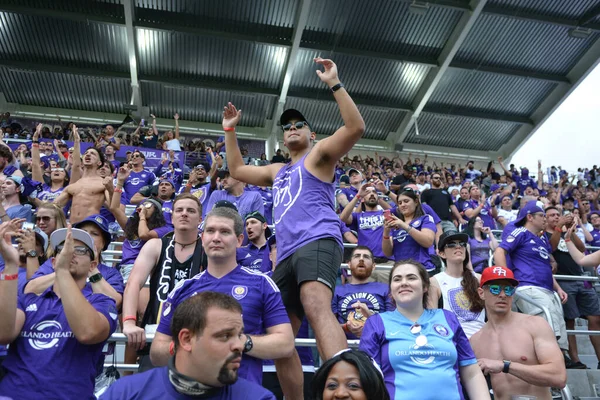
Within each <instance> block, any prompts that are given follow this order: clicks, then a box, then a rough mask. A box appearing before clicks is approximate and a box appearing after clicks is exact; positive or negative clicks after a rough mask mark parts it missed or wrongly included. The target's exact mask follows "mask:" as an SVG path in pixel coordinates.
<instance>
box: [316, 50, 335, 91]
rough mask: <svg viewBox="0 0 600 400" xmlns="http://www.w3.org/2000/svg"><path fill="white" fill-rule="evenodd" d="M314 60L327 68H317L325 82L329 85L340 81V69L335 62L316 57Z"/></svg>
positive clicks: (318, 74)
mask: <svg viewBox="0 0 600 400" xmlns="http://www.w3.org/2000/svg"><path fill="white" fill-rule="evenodd" d="M314 61H315V62H316V63H317V64H320V65H322V66H323V68H324V69H325V70H324V71H321V70H317V76H318V77H319V78H320V79H321V80H322V81H323V82H325V83H326V84H327V85H328V86H329V87H332V86H335V85H337V84H338V83H340V80H339V78H338V70H337V66H336V65H335V63H334V62H333V61H331V60H329V59H324V58H321V57H316V58H315V59H314Z"/></svg>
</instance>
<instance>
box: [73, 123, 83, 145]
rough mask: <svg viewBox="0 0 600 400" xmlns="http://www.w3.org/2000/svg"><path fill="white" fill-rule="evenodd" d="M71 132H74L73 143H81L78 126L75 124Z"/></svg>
mask: <svg viewBox="0 0 600 400" xmlns="http://www.w3.org/2000/svg"><path fill="white" fill-rule="evenodd" d="M71 132H73V141H74V142H79V141H81V138H80V137H79V129H78V128H77V126H76V125H75V124H73V130H72V131H71Z"/></svg>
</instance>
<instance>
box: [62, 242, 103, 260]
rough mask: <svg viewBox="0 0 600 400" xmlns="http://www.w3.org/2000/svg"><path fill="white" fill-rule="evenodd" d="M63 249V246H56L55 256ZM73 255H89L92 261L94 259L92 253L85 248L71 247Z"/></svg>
mask: <svg viewBox="0 0 600 400" xmlns="http://www.w3.org/2000/svg"><path fill="white" fill-rule="evenodd" d="M64 247H65V246H64V245H60V246H58V247H57V248H56V254H59V253H60V252H61V251H62V250H63V249H64ZM73 254H75V255H78V256H85V255H89V256H90V258H91V259H92V260H93V259H94V253H93V252H92V251H91V250H90V249H89V248H88V247H87V246H75V247H73Z"/></svg>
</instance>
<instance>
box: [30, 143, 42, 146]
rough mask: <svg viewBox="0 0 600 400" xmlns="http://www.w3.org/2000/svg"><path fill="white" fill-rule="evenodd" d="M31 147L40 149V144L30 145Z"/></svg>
mask: <svg viewBox="0 0 600 400" xmlns="http://www.w3.org/2000/svg"><path fill="white" fill-rule="evenodd" d="M31 147H40V144H39V143H32V144H31Z"/></svg>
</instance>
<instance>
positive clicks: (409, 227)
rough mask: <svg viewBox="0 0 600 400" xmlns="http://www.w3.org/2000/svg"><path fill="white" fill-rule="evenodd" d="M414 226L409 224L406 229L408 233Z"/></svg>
mask: <svg viewBox="0 0 600 400" xmlns="http://www.w3.org/2000/svg"><path fill="white" fill-rule="evenodd" d="M412 228H413V227H412V226H410V225H409V226H408V229H407V230H406V233H408V232H410V231H412Z"/></svg>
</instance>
